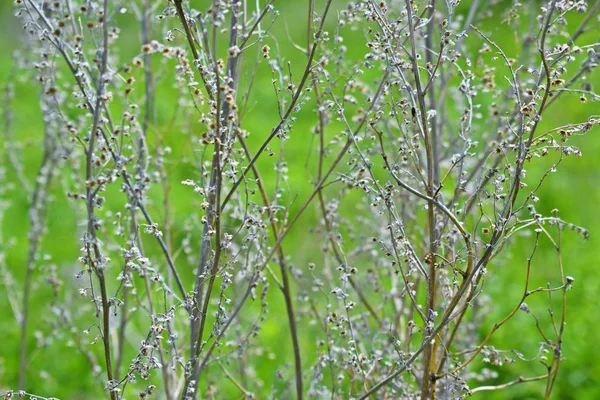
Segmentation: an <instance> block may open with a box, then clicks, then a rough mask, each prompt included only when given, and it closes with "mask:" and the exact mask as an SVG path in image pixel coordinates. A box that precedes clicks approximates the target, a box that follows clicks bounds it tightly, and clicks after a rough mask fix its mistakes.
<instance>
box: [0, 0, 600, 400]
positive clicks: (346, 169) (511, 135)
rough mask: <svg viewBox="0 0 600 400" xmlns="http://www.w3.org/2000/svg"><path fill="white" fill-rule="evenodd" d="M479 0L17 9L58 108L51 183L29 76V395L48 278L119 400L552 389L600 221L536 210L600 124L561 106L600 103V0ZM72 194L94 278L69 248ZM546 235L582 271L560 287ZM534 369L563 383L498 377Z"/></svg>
mask: <svg viewBox="0 0 600 400" xmlns="http://www.w3.org/2000/svg"><path fill="white" fill-rule="evenodd" d="M279 3H282V4H279ZM458 3H459V2H458V1H446V2H441V1H436V0H433V1H427V2H426V1H412V0H393V1H392V0H391V1H388V2H387V3H386V2H385V1H373V0H364V1H356V2H333V1H332V0H323V1H314V0H309V1H307V2H298V3H296V2H294V3H293V4H292V3H290V4H283V2H277V1H274V0H271V1H258V0H257V1H256V2H252V1H249V2H246V1H245V0H244V1H234V0H215V1H213V2H212V3H211V4H210V5H207V4H203V5H202V7H203V9H202V11H197V10H195V9H193V8H192V6H197V5H196V4H191V5H190V4H188V3H187V2H183V1H182V0H174V1H172V2H155V1H152V0H141V1H139V2H122V3H119V2H112V1H108V0H86V1H79V0H72V1H65V2H59V1H56V2H53V1H43V2H40V1H34V0H17V1H16V10H17V16H18V17H19V18H20V20H19V21H20V23H21V24H22V26H23V28H24V31H23V34H22V38H23V40H22V43H23V46H22V47H23V49H22V50H21V51H20V52H18V53H16V54H15V57H14V61H13V62H14V63H15V70H14V74H13V77H14V78H15V79H17V78H19V79H28V80H31V81H32V82H33V81H36V82H37V84H38V85H39V88H40V95H39V105H40V110H41V112H42V114H43V138H42V140H41V145H40V148H41V151H38V152H37V153H36V157H37V159H41V163H40V165H39V168H38V171H37V176H36V177H35V179H34V180H30V179H29V176H28V171H29V169H28V165H29V164H27V163H26V161H25V159H26V157H25V156H24V154H26V152H25V151H24V150H23V148H24V147H26V143H25V139H24V138H19V137H17V136H16V135H15V134H14V133H13V132H12V129H11V124H10V122H11V118H12V116H11V113H12V112H15V113H19V110H18V109H14V107H13V98H14V93H13V89H14V83H13V81H12V80H11V81H9V82H8V83H7V85H6V91H5V99H4V111H5V118H4V120H5V128H6V129H5V140H4V146H5V150H6V151H5V152H4V153H3V154H2V159H1V162H2V164H1V165H2V168H3V169H2V173H4V174H10V176H11V177H13V178H14V179H13V181H14V182H17V183H18V184H17V185H16V186H15V187H12V188H5V189H4V190H5V192H3V196H4V197H11V196H16V195H17V193H18V194H21V195H26V196H27V199H28V200H27V201H28V203H27V207H28V209H29V234H28V236H27V238H26V240H27V241H28V247H27V250H26V253H27V261H26V265H25V267H24V278H23V279H22V280H20V279H17V280H12V274H13V273H14V271H13V270H12V269H9V268H8V267H7V266H6V265H3V266H2V268H3V273H4V275H5V280H6V282H7V284H6V285H5V286H6V290H7V292H8V294H9V298H11V299H12V301H13V302H14V303H15V306H14V307H15V308H14V309H15V317H16V321H17V323H18V330H19V331H20V332H21V336H20V361H19V366H20V370H19V374H18V375H19V383H18V388H19V389H22V390H29V387H30V386H32V385H33V384H31V383H28V382H27V381H26V376H27V374H28V371H29V372H31V369H32V363H31V361H30V360H31V355H32V351H33V347H34V346H33V345H32V343H31V339H32V338H33V337H34V333H33V332H32V329H34V323H35V322H34V321H33V320H32V316H31V314H32V311H31V308H32V306H33V304H34V303H33V300H32V298H33V296H35V295H38V293H41V296H42V298H44V299H46V300H45V303H46V304H47V306H46V307H47V308H46V309H47V311H46V312H47V315H46V316H45V318H44V323H45V325H44V327H43V328H40V327H39V325H38V328H35V329H36V331H39V332H40V334H37V333H36V334H35V336H36V337H37V343H36V346H35V348H36V351H42V352H43V351H46V350H45V349H46V348H47V347H52V346H54V343H63V344H65V345H67V346H68V347H71V348H73V349H75V352H73V353H69V354H68V355H67V356H66V357H80V356H83V357H84V358H85V359H86V360H87V362H88V363H89V366H88V367H89V371H90V373H91V374H92V375H93V376H94V379H95V380H96V381H97V382H98V383H100V386H101V387H102V388H103V389H104V393H105V394H106V396H108V397H110V398H111V399H119V398H126V397H127V396H132V394H134V393H137V394H138V395H139V397H140V398H148V397H151V396H152V395H154V396H157V397H161V398H169V399H172V398H181V399H193V398H197V397H199V396H200V397H209V398H214V397H216V398H228V397H233V396H238V395H240V394H241V395H243V396H244V397H247V398H254V397H255V396H258V397H269V396H270V397H273V398H280V397H281V398H287V397H292V396H295V397H297V398H299V399H300V398H303V397H305V396H306V397H311V398H357V399H358V398H360V399H364V398H367V397H378V398H422V399H433V398H436V397H439V398H463V397H468V396H470V395H471V394H472V393H474V392H477V391H486V390H499V389H503V388H506V387H508V386H512V385H516V384H521V383H527V382H531V381H537V380H540V381H544V382H545V388H543V396H544V398H549V397H550V395H551V392H552V390H553V387H554V383H555V380H556V376H557V373H558V371H559V367H560V364H561V360H562V358H563V355H562V351H561V349H562V345H563V334H564V329H565V324H566V322H565V321H566V314H567V307H566V304H567V303H566V296H567V292H568V290H569V289H570V288H571V285H572V284H573V281H574V279H573V278H572V277H570V276H568V274H567V271H566V268H565V267H564V266H563V258H562V254H561V242H562V240H563V236H564V234H563V231H564V230H565V228H569V229H571V230H573V231H576V232H577V233H579V234H580V235H581V236H582V237H584V238H586V237H587V235H588V233H587V231H586V230H584V229H583V228H580V227H577V226H574V225H571V224H569V223H568V222H565V221H563V220H562V219H561V218H560V216H559V213H558V210H554V211H552V212H551V213H548V214H545V213H542V212H540V211H538V210H537V209H536V207H535V203H536V202H538V200H539V196H540V194H539V191H540V187H541V185H542V184H543V183H544V181H545V180H546V178H548V177H549V176H550V175H551V174H552V173H553V172H554V171H556V168H557V167H558V166H559V164H560V163H561V162H562V161H563V160H564V159H565V158H567V157H573V156H575V157H577V156H580V155H581V151H580V150H579V149H578V148H577V147H575V146H573V145H571V144H570V142H569V141H570V138H571V137H572V136H576V135H582V134H585V133H587V132H588V131H590V130H592V129H593V128H594V126H595V125H597V124H598V123H600V117H599V116H594V115H590V116H589V118H587V119H585V120H581V121H573V120H571V119H569V118H568V115H567V116H565V117H566V120H565V121H560V122H559V124H558V125H556V126H555V125H553V122H554V120H552V119H551V120H550V121H548V119H547V118H545V117H546V116H547V115H548V113H552V112H553V111H552V110H557V109H558V108H559V107H561V106H560V105H559V104H560V103H563V107H564V104H571V103H573V102H583V103H584V102H586V101H597V100H598V99H599V97H598V95H596V94H595V93H594V91H593V87H592V84H591V83H590V81H589V80H588V79H587V76H588V74H589V73H590V72H591V71H592V69H593V68H595V67H596V66H597V64H598V58H599V54H600V53H599V52H598V44H597V43H596V42H593V40H589V39H588V36H586V35H585V33H586V32H587V30H588V29H589V27H590V26H592V25H593V24H595V23H597V13H598V9H599V7H600V2H595V4H594V5H593V6H588V5H587V3H586V2H585V1H558V0H551V1H545V2H542V3H543V4H541V5H540V4H538V3H537V2H530V3H529V4H527V5H526V4H521V3H518V2H513V3H512V4H510V5H507V4H500V3H502V2H499V1H492V2H480V1H478V0H474V1H472V2H466V3H468V4H463V5H460V6H459V5H458ZM484 3H488V4H484ZM299 10H303V11H302V12H303V15H297V13H299ZM280 11H281V13H282V14H280ZM283 14H285V15H283ZM281 19H284V20H285V21H288V22H289V23H290V26H289V28H290V29H292V30H293V32H292V33H289V32H286V31H285V30H282V28H281V26H282V24H281V23H280V20H281ZM567 22H569V24H567ZM511 31H513V32H517V33H518V35H519V37H520V39H521V42H520V43H519V44H518V45H517V46H512V47H511V46H506V45H503V42H506V41H507V39H506V37H503V36H502V34H503V33H504V34H509V32H511ZM298 32H302V36H299V34H298ZM294 35H295V36H294ZM138 36H139V42H140V45H139V49H136V50H134V51H132V49H133V48H135V47H136V46H137V44H136V43H137V42H138ZM504 44H505V43H504ZM515 47H516V48H515ZM40 154H41V156H40ZM40 157H41V158H40ZM67 201H68V204H69V205H68V206H67V205H66V202H67ZM60 204H62V206H58V205H60ZM61 207H62V209H63V210H64V209H65V207H68V209H69V211H70V212H72V213H75V215H76V224H73V227H72V232H71V233H70V234H67V233H65V232H63V233H62V236H61V237H60V241H61V243H62V244H61V245H62V246H67V247H68V246H73V245H75V243H77V241H76V240H77V238H78V239H79V240H80V242H79V246H78V248H79V256H78V258H77V261H78V263H79V265H78V266H75V265H74V264H75V262H74V258H75V257H72V258H71V259H69V258H68V257H65V259H64V260H60V261H59V264H53V263H51V262H48V260H49V258H50V257H51V256H52V253H53V252H54V251H56V248H55V247H54V246H51V245H45V243H46V239H45V237H48V236H53V235H57V232H56V229H54V228H53V226H52V225H50V224H49V223H48V220H49V215H50V214H51V213H56V212H58V211H57V210H56V209H57V208H61ZM5 210H6V208H2V211H5ZM63 212H64V211H63ZM74 234H75V235H77V238H75V237H74V236H73V235H74ZM65 236H66V237H65ZM19 240H25V238H19ZM47 240H50V239H47ZM55 240H56V238H55ZM519 241H520V242H523V243H527V244H528V245H530V247H531V253H530V256H529V257H528V259H527V260H526V262H524V263H520V264H518V265H513V266H512V267H513V268H514V271H515V272H514V280H515V282H516V283H515V285H519V288H518V289H514V288H512V289H514V290H517V291H518V292H519V293H520V294H519V295H518V299H517V301H516V302H515V303H514V304H513V305H511V308H510V311H509V312H508V313H507V315H506V316H505V317H504V318H502V319H500V320H498V321H497V322H496V323H495V324H493V326H492V327H491V329H489V330H485V327H486V325H485V323H484V318H485V316H486V313H488V312H489V308H490V307H491V305H493V304H497V303H502V302H503V301H504V298H494V297H492V296H490V295H488V292H487V290H486V289H487V288H488V287H494V285H497V284H498V282H497V281H495V280H494V276H493V273H492V274H488V271H490V270H492V271H493V269H495V268H506V267H508V264H507V258H506V254H507V249H508V248H510V246H511V245H513V243H515V242H519ZM541 242H544V243H546V245H548V244H549V245H550V246H551V247H552V248H553V249H554V250H555V262H554V264H553V265H547V266H546V268H547V269H548V271H546V272H544V274H543V276H542V280H547V281H548V282H549V283H548V284H547V285H544V284H542V285H541V286H538V285H537V284H536V283H534V282H537V281H538V280H539V279H538V278H537V275H536V274H535V273H536V271H537V270H538V269H537V268H534V265H535V261H536V259H535V255H536V253H537V250H538V247H539V246H540V243H541ZM54 243H56V242H54ZM2 246H3V248H2V251H3V252H6V251H8V247H9V244H8V242H7V243H3V245H2ZM45 254H49V256H45ZM0 255H1V254H0ZM0 260H2V258H0ZM72 276H75V278H71V277H72ZM40 282H44V283H40ZM40 285H42V286H43V288H40ZM44 285H49V286H44ZM48 287H49V288H50V290H48ZM503 293H504V296H506V295H507V294H508V289H507V290H506V291H504V292H503ZM74 294H79V297H78V298H74V296H73V295H74ZM544 296H545V297H544ZM543 298H546V299H547V301H541V299H543ZM534 299H535V300H534ZM532 301H533V302H536V306H535V307H533V306H530V305H528V303H531V302H532ZM540 302H542V304H540ZM544 303H545V304H544ZM545 309H549V310H550V311H549V312H546V311H544V310H545ZM540 310H542V311H541V312H540ZM544 313H545V314H544ZM521 316H522V317H521ZM513 319H518V329H519V330H530V331H532V332H533V333H534V334H537V335H539V343H540V346H539V349H538V350H539V351H538V354H537V355H534V356H533V358H531V357H530V358H527V357H525V356H524V355H522V354H521V353H519V352H518V351H516V350H515V351H512V352H507V351H505V350H502V349H500V348H497V347H495V346H496V344H492V343H493V341H492V337H493V335H494V333H495V332H496V331H498V330H499V329H502V328H503V327H504V326H505V325H506V324H507V323H509V321H511V320H513ZM40 329H41V330H40ZM82 332H83V333H82ZM87 335H89V337H90V338H92V339H91V344H90V340H89V339H88V336H87ZM501 345H502V344H501V343H500V346H501ZM288 349H291V351H288ZM272 358H276V359H277V361H276V362H274V361H273V360H270V359H272ZM515 360H523V361H530V362H531V361H536V362H540V363H541V364H542V367H540V369H541V370H542V371H541V373H540V374H539V375H537V376H531V377H530V376H526V377H519V378H518V379H516V380H511V381H507V382H505V383H501V384H499V385H483V386H480V385H479V383H478V382H480V381H485V380H490V379H491V378H495V377H497V376H498V373H499V372H500V371H503V370H504V368H505V365H504V364H511V363H513V362H514V361H515ZM482 364H483V365H482ZM486 365H487V366H486ZM500 366H502V368H499V367H500ZM506 368H510V367H506ZM50 374H51V372H50ZM36 388H44V384H43V382H42V383H40V382H36ZM25 395H26V392H7V394H6V397H10V396H13V397H15V396H25Z"/></svg>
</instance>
